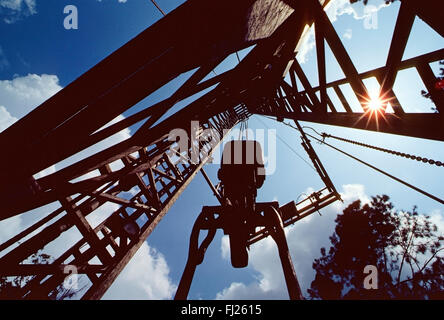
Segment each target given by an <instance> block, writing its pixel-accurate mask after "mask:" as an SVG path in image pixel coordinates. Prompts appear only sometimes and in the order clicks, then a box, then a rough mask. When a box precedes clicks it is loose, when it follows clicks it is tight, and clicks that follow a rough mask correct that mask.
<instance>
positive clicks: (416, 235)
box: [308, 195, 444, 299]
mask: <svg viewBox="0 0 444 320" xmlns="http://www.w3.org/2000/svg"><path fill="white" fill-rule="evenodd" d="M335 221H336V223H337V225H336V228H335V232H334V233H333V235H332V236H331V237H330V241H331V245H332V246H331V247H330V249H329V250H328V251H327V250H326V249H325V248H322V249H321V257H320V258H318V259H316V260H315V261H314V263H313V268H314V269H315V271H316V276H315V280H314V281H313V282H312V283H311V288H310V289H308V293H309V295H310V297H311V298H313V299H442V298H444V294H443V292H444V257H443V256H442V255H440V254H441V253H443V251H442V250H444V247H442V245H443V243H444V237H443V235H442V234H440V233H439V230H438V228H437V226H436V225H434V224H433V223H432V222H431V221H430V217H428V216H425V215H422V214H418V212H417V208H416V207H414V208H413V210H412V212H402V211H395V210H394V207H393V204H392V203H391V202H390V201H389V197H388V196H386V195H382V196H376V197H373V198H372V201H371V203H369V204H364V205H362V204H361V202H360V201H359V200H358V201H355V202H353V203H352V204H350V205H349V206H348V207H347V208H346V209H344V211H343V213H342V214H340V215H338V217H337V218H336V220H335ZM367 265H373V266H375V267H376V268H377V270H378V289H370V290H368V289H365V288H364V285H363V284H364V279H365V277H366V276H367V274H364V272H363V270H364V268H365V267H366V266H367Z"/></svg>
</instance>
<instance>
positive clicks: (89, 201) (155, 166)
mask: <svg viewBox="0 0 444 320" xmlns="http://www.w3.org/2000/svg"><path fill="white" fill-rule="evenodd" d="M321 2H322V1H321ZM328 2H330V1H328V0H326V1H323V2H322V3H323V4H322V5H321V4H320V3H319V2H318V1H317V0H282V1H281V0H268V1H266V0H244V1H235V0H224V1H206V0H189V1H187V2H185V3H184V4H183V5H181V6H180V7H178V8H177V9H176V10H174V11H173V12H171V13H170V14H168V15H167V16H166V17H164V18H162V19H161V20H159V21H158V22H157V23H155V24H154V25H152V26H151V27H149V28H148V29H146V30H145V31H143V32H142V33H141V34H140V35H138V36H137V37H135V38H134V39H132V40H131V41H130V42H128V43H127V44H126V45H124V46H123V47H122V48H120V49H118V50H117V51H116V52H114V53H112V54H111V55H110V56H109V57H107V58H106V59H104V60H103V61H102V62H100V63H99V64H98V65H96V66H95V67H93V68H92V69H90V70H89V71H88V72H86V73H85V74H84V75H82V76H81V77H79V78H78V79H77V80H75V81H74V82H73V83H71V84H70V85H68V86H67V87H66V88H64V89H63V90H62V91H60V92H59V93H57V94H56V95H54V96H53V97H52V98H50V99H48V100H47V101H46V102H44V103H43V104H42V105H40V106H39V107H38V108H36V109H35V110H33V111H32V112H30V113H29V114H28V115H27V116H25V117H24V118H23V119H21V120H19V121H18V122H16V123H15V124H14V125H12V126H11V127H10V128H8V129H6V130H5V131H4V132H3V133H2V134H0V150H2V157H0V181H1V182H2V183H1V186H0V189H1V190H0V198H1V199H0V206H1V209H0V219H2V220H3V219H6V218H9V217H12V216H15V215H18V214H22V213H24V212H26V211H29V210H31V209H35V208H38V207H41V206H44V205H47V204H53V205H54V206H55V204H58V208H57V209H55V210H53V211H52V212H48V214H47V215H46V216H45V217H44V218H43V219H41V220H39V221H38V222H36V223H35V224H34V225H33V226H31V227H29V228H28V229H26V230H24V231H23V232H21V233H20V234H18V235H16V236H15V237H13V238H11V239H10V240H9V241H7V242H5V243H3V244H1V245H0V253H1V258H0V273H1V274H0V275H1V276H15V275H32V276H35V277H34V278H33V280H32V281H30V282H29V283H28V284H27V285H26V286H25V287H24V288H23V297H24V298H29V299H32V298H47V297H48V295H49V293H50V292H52V291H53V290H55V289H56V288H57V286H59V285H60V284H61V283H63V281H64V279H65V277H66V274H64V272H63V271H64V270H66V269H65V267H66V266H68V265H74V266H76V267H77V270H78V272H79V273H80V274H84V275H86V276H87V277H88V279H89V280H90V283H89V285H90V286H89V288H88V291H87V292H86V294H85V295H84V296H83V298H84V299H99V298H101V297H102V296H103V294H104V293H105V292H106V290H107V289H108V288H109V287H110V285H111V284H112V282H113V281H114V280H115V278H116V277H117V276H118V274H119V273H120V272H121V271H122V269H123V268H124V267H125V265H126V264H127V263H128V262H129V261H130V259H131V257H132V256H133V255H134V254H135V252H136V251H137V249H138V248H139V247H140V246H141V245H142V243H143V242H144V241H145V240H146V238H147V237H148V236H149V234H150V233H151V232H152V231H153V229H154V228H155V227H156V225H157V224H158V223H159V221H160V220H161V219H162V217H163V216H164V215H165V214H166V213H167V212H168V209H169V208H170V207H171V206H172V204H173V203H174V201H175V200H176V199H177V198H178V197H179V196H180V194H181V192H182V191H183V190H184V189H185V188H186V187H187V185H188V184H189V183H190V181H191V180H192V179H193V177H194V176H195V175H196V174H197V173H198V172H199V171H200V170H201V168H202V166H203V165H204V164H205V163H206V162H207V161H208V158H209V155H210V154H211V151H212V149H213V148H214V145H213V144H211V143H209V142H208V141H207V140H206V137H205V134H206V133H205V132H208V131H207V130H204V129H211V130H213V132H214V131H216V132H218V134H219V135H220V136H223V135H224V129H230V128H232V127H233V126H235V125H236V124H237V123H239V121H243V120H245V119H247V118H248V117H250V116H251V115H252V114H263V115H270V116H274V117H278V118H280V119H282V118H290V119H295V120H303V121H312V122H318V123H325V124H331V125H338V126H345V127H352V128H359V129H366V130H373V131H380V132H387V133H394V134H401V135H407V136H413V137H421V138H426V139H435V140H441V141H443V140H444V130H443V124H444V123H443V117H442V113H443V110H444V104H443V101H444V92H443V91H441V90H437V89H435V87H434V85H435V82H436V77H435V76H434V74H433V72H432V70H431V68H430V66H429V63H430V62H434V61H437V60H440V59H444V49H441V50H438V51H435V52H430V53H428V54H425V55H422V56H419V57H416V58H412V59H408V60H404V61H403V60H402V56H403V53H404V49H405V47H406V43H407V40H408V38H409V34H410V30H411V28H412V25H413V21H414V19H415V17H416V16H417V17H419V18H420V19H422V20H423V21H425V22H426V23H427V24H428V25H429V26H430V27H432V28H433V29H434V30H435V31H436V32H437V33H439V34H440V35H441V36H444V22H443V19H442V7H441V5H440V3H439V2H440V1H439V0H428V1H419V0H402V1H401V7H400V11H399V15H398V18H397V21H396V27H395V30H394V34H393V38H392V42H391V44H390V49H389V54H388V58H387V62H386V64H385V65H384V66H382V67H381V68H378V69H375V70H372V71H368V72H364V73H358V71H357V69H356V67H355V66H354V65H353V63H352V61H351V59H350V57H349V55H348V53H347V51H346V50H345V48H344V45H343V44H342V42H341V40H340V38H339V36H338V35H337V33H336V31H335V29H334V28H333V26H332V24H331V22H330V21H329V19H328V17H327V15H326V14H325V12H324V10H323V6H324V7H325V6H326V5H327V4H328ZM313 25H314V26H315V35H316V52H317V62H318V74H319V86H317V87H313V86H312V85H311V84H310V82H309V81H308V79H307V77H306V76H305V74H304V72H303V70H302V68H301V67H300V65H299V64H298V62H297V61H296V59H295V53H296V52H297V50H298V45H299V44H300V39H301V37H302V36H303V34H304V32H305V31H306V26H313ZM324 40H325V41H324ZM363 41H365V39H363ZM325 42H326V43H328V45H329V46H330V48H331V50H332V52H333V54H334V56H335V58H336V59H337V61H338V63H339V65H340V67H341V69H342V71H343V73H344V75H345V78H344V79H342V80H338V81H334V82H331V83H327V82H326V71H325V61H326V60H325ZM252 45H255V47H254V48H253V49H252V50H251V51H250V53H249V54H248V55H247V56H246V57H245V58H244V59H243V60H242V61H241V62H240V63H239V64H238V65H237V66H236V67H234V68H233V69H232V70H230V71H227V72H225V73H223V74H220V75H217V76H214V77H210V76H211V72H212V70H213V69H214V68H215V67H216V66H217V65H218V64H219V63H220V62H222V61H223V60H224V59H225V58H226V57H228V56H229V55H230V54H234V53H235V52H237V51H239V50H241V49H244V48H247V47H249V46H252ZM408 68H413V69H416V71H417V72H418V74H419V76H420V77H421V79H422V81H423V82H424V84H425V86H426V88H427V90H428V91H429V93H430V94H431V98H432V100H433V102H434V103H435V106H436V109H437V112H436V113H408V112H406V111H405V110H403V108H402V106H401V105H400V103H399V102H398V99H397V98H396V95H395V93H394V92H393V90H392V89H393V85H394V82H395V78H396V75H397V73H398V71H400V70H403V69H408ZM193 69H196V71H194V73H193V75H192V76H191V77H190V78H189V79H188V80H186V81H185V83H184V84H183V85H182V86H181V87H180V88H179V89H178V90H177V91H176V92H175V93H174V94H172V95H171V97H169V98H168V99H165V100H163V101H161V102H158V103H156V104H154V105H152V106H148V107H146V108H144V109H142V110H141V111H137V112H132V113H131V110H132V109H131V107H132V106H134V105H135V104H137V103H138V102H140V101H142V100H143V99H144V98H145V97H147V96H148V95H149V94H151V93H152V92H154V91H155V90H157V89H158V88H160V87H162V86H163V85H165V84H166V83H168V82H169V81H171V80H173V79H175V78H176V77H178V76H179V75H180V74H182V73H184V72H186V71H190V70H193ZM287 73H288V74H289V76H290V79H291V82H290V83H287V82H286V81H285V80H284V76H285V75H286V74H287ZM369 77H376V79H378V81H379V82H380V84H381V86H382V92H383V93H385V94H386V95H387V96H386V98H388V99H390V103H391V106H392V108H393V111H394V113H384V112H383V113H382V114H380V115H377V114H375V113H373V112H370V110H369V108H368V107H367V105H366V100H367V99H368V92H367V89H366V87H365V85H364V83H363V79H366V78H369ZM296 78H298V79H299V81H300V82H301V83H302V85H303V87H304V88H298V87H297V81H296ZM342 84H349V85H350V86H351V88H352V89H353V91H354V93H355V94H356V96H357V98H358V100H359V101H360V103H361V106H362V111H361V112H355V111H353V110H352V109H351V107H350V104H349V102H348V101H347V99H346V98H345V95H344V94H343V92H342V91H341V88H340V85H342ZM329 88H332V89H333V90H334V92H335V93H336V94H337V96H338V98H339V100H340V101H341V105H333V103H332V101H331V99H330V97H329V94H328V91H327V89H329ZM203 90H207V91H206V92H205V94H203V95H202V96H201V97H200V98H198V99H197V100H195V101H194V102H192V103H190V104H188V105H187V106H185V107H183V108H182V109H181V110H179V111H178V112H175V113H174V114H172V115H168V113H167V112H168V111H169V110H171V108H172V107H173V106H175V105H176V104H177V103H178V102H180V101H184V100H185V99H187V98H189V97H191V96H193V95H194V94H197V93H200V92H202V91H203ZM317 93H319V97H320V98H319V97H318V95H317ZM123 112H126V114H128V115H127V117H126V118H124V119H123V120H120V121H118V122H115V123H113V124H111V125H109V126H107V127H104V125H106V124H108V123H109V122H110V121H112V120H113V119H115V118H116V117H117V116H119V115H120V114H122V113H123ZM193 120H195V121H199V124H200V127H199V128H198V130H196V131H195V135H196V137H197V138H199V139H198V140H192V141H193V142H192V143H191V144H190V146H189V148H190V151H192V152H196V151H195V150H198V151H199V153H198V161H197V162H196V163H194V164H193V163H181V162H180V161H179V160H180V159H179V158H180V157H177V155H175V154H174V153H171V152H170V151H168V150H169V149H170V147H171V146H172V145H174V143H175V142H174V141H169V139H168V134H169V132H170V130H171V129H173V128H183V129H184V130H186V131H188V132H189V133H190V136H192V134H193V132H192V131H193V130H191V129H190V127H189V126H190V122H191V121H193ZM135 124H138V125H139V126H138V129H137V131H136V132H135V134H134V135H133V136H131V137H130V138H128V139H127V140H125V141H122V142H120V143H118V144H116V145H114V146H111V147H109V148H107V149H105V150H102V151H100V152H97V153H96V154H94V155H91V156H89V157H87V158H85V159H82V160H80V161H77V162H75V163H74V164H71V165H69V166H67V167H65V168H62V169H60V170H57V171H56V172H54V173H51V174H49V175H47V176H44V177H41V178H38V179H34V178H33V176H34V175H35V174H37V173H39V172H40V171H41V170H44V169H46V168H49V167H51V166H53V165H55V164H57V163H59V162H60V161H62V160H65V159H68V158H69V157H71V156H73V155H75V154H76V153H78V152H79V151H82V150H84V149H86V148H88V147H90V146H93V145H94V144H96V143H98V142H100V141H102V140H104V139H105V138H107V137H110V136H111V135H113V134H115V133H117V132H120V131H121V130H122V129H125V128H128V127H130V126H133V125H135ZM196 141H197V142H196ZM128 190H131V194H132V195H131V198H130V199H126V198H125V197H123V193H125V192H126V191H128ZM324 200H325V199H324ZM304 201H305V200H304ZM328 201H329V199H327V200H326V203H327V202H328ZM333 201H334V199H333ZM106 203H112V204H116V205H117V206H118V209H117V210H115V211H114V212H109V214H106V217H103V219H102V220H101V221H100V223H99V224H98V225H97V226H94V227H93V226H92V225H91V223H90V222H89V221H88V220H87V218H88V216H89V215H90V214H91V213H92V212H94V211H95V210H97V209H98V208H99V207H101V206H103V205H104V204H106ZM315 207H316V206H314V208H312V209H313V210H316V208H315ZM288 212H291V211H288ZM307 212H308V211H307ZM300 216H304V214H301V215H300ZM299 218H300V217H299V216H288V217H286V218H285V219H283V220H284V221H283V222H284V225H285V223H286V222H287V223H290V222H291V223H293V222H294V221H296V220H297V219H299ZM68 230H77V231H78V232H80V234H81V240H79V241H78V242H77V243H75V244H74V245H72V246H69V247H67V248H66V251H65V253H63V254H62V255H61V256H59V257H57V258H56V260H55V261H54V263H53V264H50V265H30V264H26V259H27V258H28V257H29V256H30V255H32V254H33V253H35V252H37V251H38V250H40V249H42V248H45V246H47V245H48V244H50V243H52V242H53V241H57V240H60V239H62V237H63V235H64V234H65V233H66V232H67V231H68ZM264 232H265V231H264ZM262 236H266V235H265V234H263V235H262ZM258 237H261V235H258Z"/></svg>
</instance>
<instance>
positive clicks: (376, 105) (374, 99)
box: [366, 90, 384, 112]
mask: <svg viewBox="0 0 444 320" xmlns="http://www.w3.org/2000/svg"><path fill="white" fill-rule="evenodd" d="M366 100H367V101H366V105H367V107H368V111H370V112H376V111H381V110H382V109H383V108H384V100H383V99H382V98H381V94H380V92H379V91H378V90H371V91H369V97H368V98H367V99H366Z"/></svg>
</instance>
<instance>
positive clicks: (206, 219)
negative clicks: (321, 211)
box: [174, 202, 303, 300]
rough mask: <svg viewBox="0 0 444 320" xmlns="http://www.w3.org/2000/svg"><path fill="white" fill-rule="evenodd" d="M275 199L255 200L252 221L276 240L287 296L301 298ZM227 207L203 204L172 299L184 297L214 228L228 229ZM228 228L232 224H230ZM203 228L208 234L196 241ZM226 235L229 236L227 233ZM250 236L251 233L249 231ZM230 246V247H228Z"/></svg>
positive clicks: (213, 233) (184, 298)
mask: <svg viewBox="0 0 444 320" xmlns="http://www.w3.org/2000/svg"><path fill="white" fill-rule="evenodd" d="M278 208H279V206H278V205H277V202H267V203H258V204H256V212H255V217H254V218H253V220H254V221H251V223H253V225H254V226H256V227H264V228H265V229H266V232H267V233H268V235H271V237H272V238H273V240H274V241H275V242H276V245H277V247H278V251H279V257H280V260H281V264H282V269H283V272H284V277H285V282H286V284H287V290H288V295H289V297H290V299H291V300H301V299H303V296H302V291H301V288H300V286H299V282H298V279H297V276H296V272H295V270H294V267H293V262H292V259H291V255H290V251H289V249H288V244H287V240H286V238H285V232H284V224H283V222H282V218H281V215H280V213H279V211H278V210H279V209H278ZM229 212H230V207H229V206H206V207H203V209H202V212H201V213H200V215H199V217H198V218H197V220H196V222H195V224H194V226H193V230H192V232H191V236H190V246H189V252H188V260H187V263H186V266H185V269H184V272H183V274H182V278H181V280H180V283H179V286H178V289H177V292H176V296H175V297H174V299H175V300H186V299H187V297H188V293H189V290H190V287H191V283H192V280H193V277H194V273H195V271H196V268H197V266H198V265H200V264H201V263H202V262H203V259H204V255H205V251H206V250H207V248H208V246H209V245H210V243H211V241H212V240H213V239H214V236H215V234H216V231H217V229H223V230H224V232H225V233H227V231H228V230H230V225H231V223H230V220H231V219H232V218H231V217H230V213H229ZM231 229H232V226H231ZM202 230H207V231H208V234H207V235H206V237H205V239H204V240H203V241H202V243H201V244H200V245H199V234H200V232H201V231H202ZM228 236H231V235H230V234H229V233H228ZM249 236H250V237H251V236H252V235H249ZM230 250H233V248H230Z"/></svg>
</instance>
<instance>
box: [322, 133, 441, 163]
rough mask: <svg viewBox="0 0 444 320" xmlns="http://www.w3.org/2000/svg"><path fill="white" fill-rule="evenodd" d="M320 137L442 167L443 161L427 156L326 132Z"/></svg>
mask: <svg viewBox="0 0 444 320" xmlns="http://www.w3.org/2000/svg"><path fill="white" fill-rule="evenodd" d="M322 138H324V139H325V138H333V139H336V140H340V141H344V142H348V143H351V144H355V145H358V146H361V147H366V148H370V149H374V150H378V151H382V152H386V153H390V154H393V155H395V156H399V157H403V158H407V159H411V160H416V161H420V162H421V161H422V162H424V163H429V164H431V165H436V166H438V167H444V163H442V162H441V161H435V160H432V159H427V158H424V157H419V156H415V155H411V154H408V153H403V152H399V151H394V150H390V149H384V148H380V147H376V146H372V145H369V144H365V143H362V142H358V141H353V140H349V139H344V138H341V137H336V136H332V135H330V134H328V133H322Z"/></svg>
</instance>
